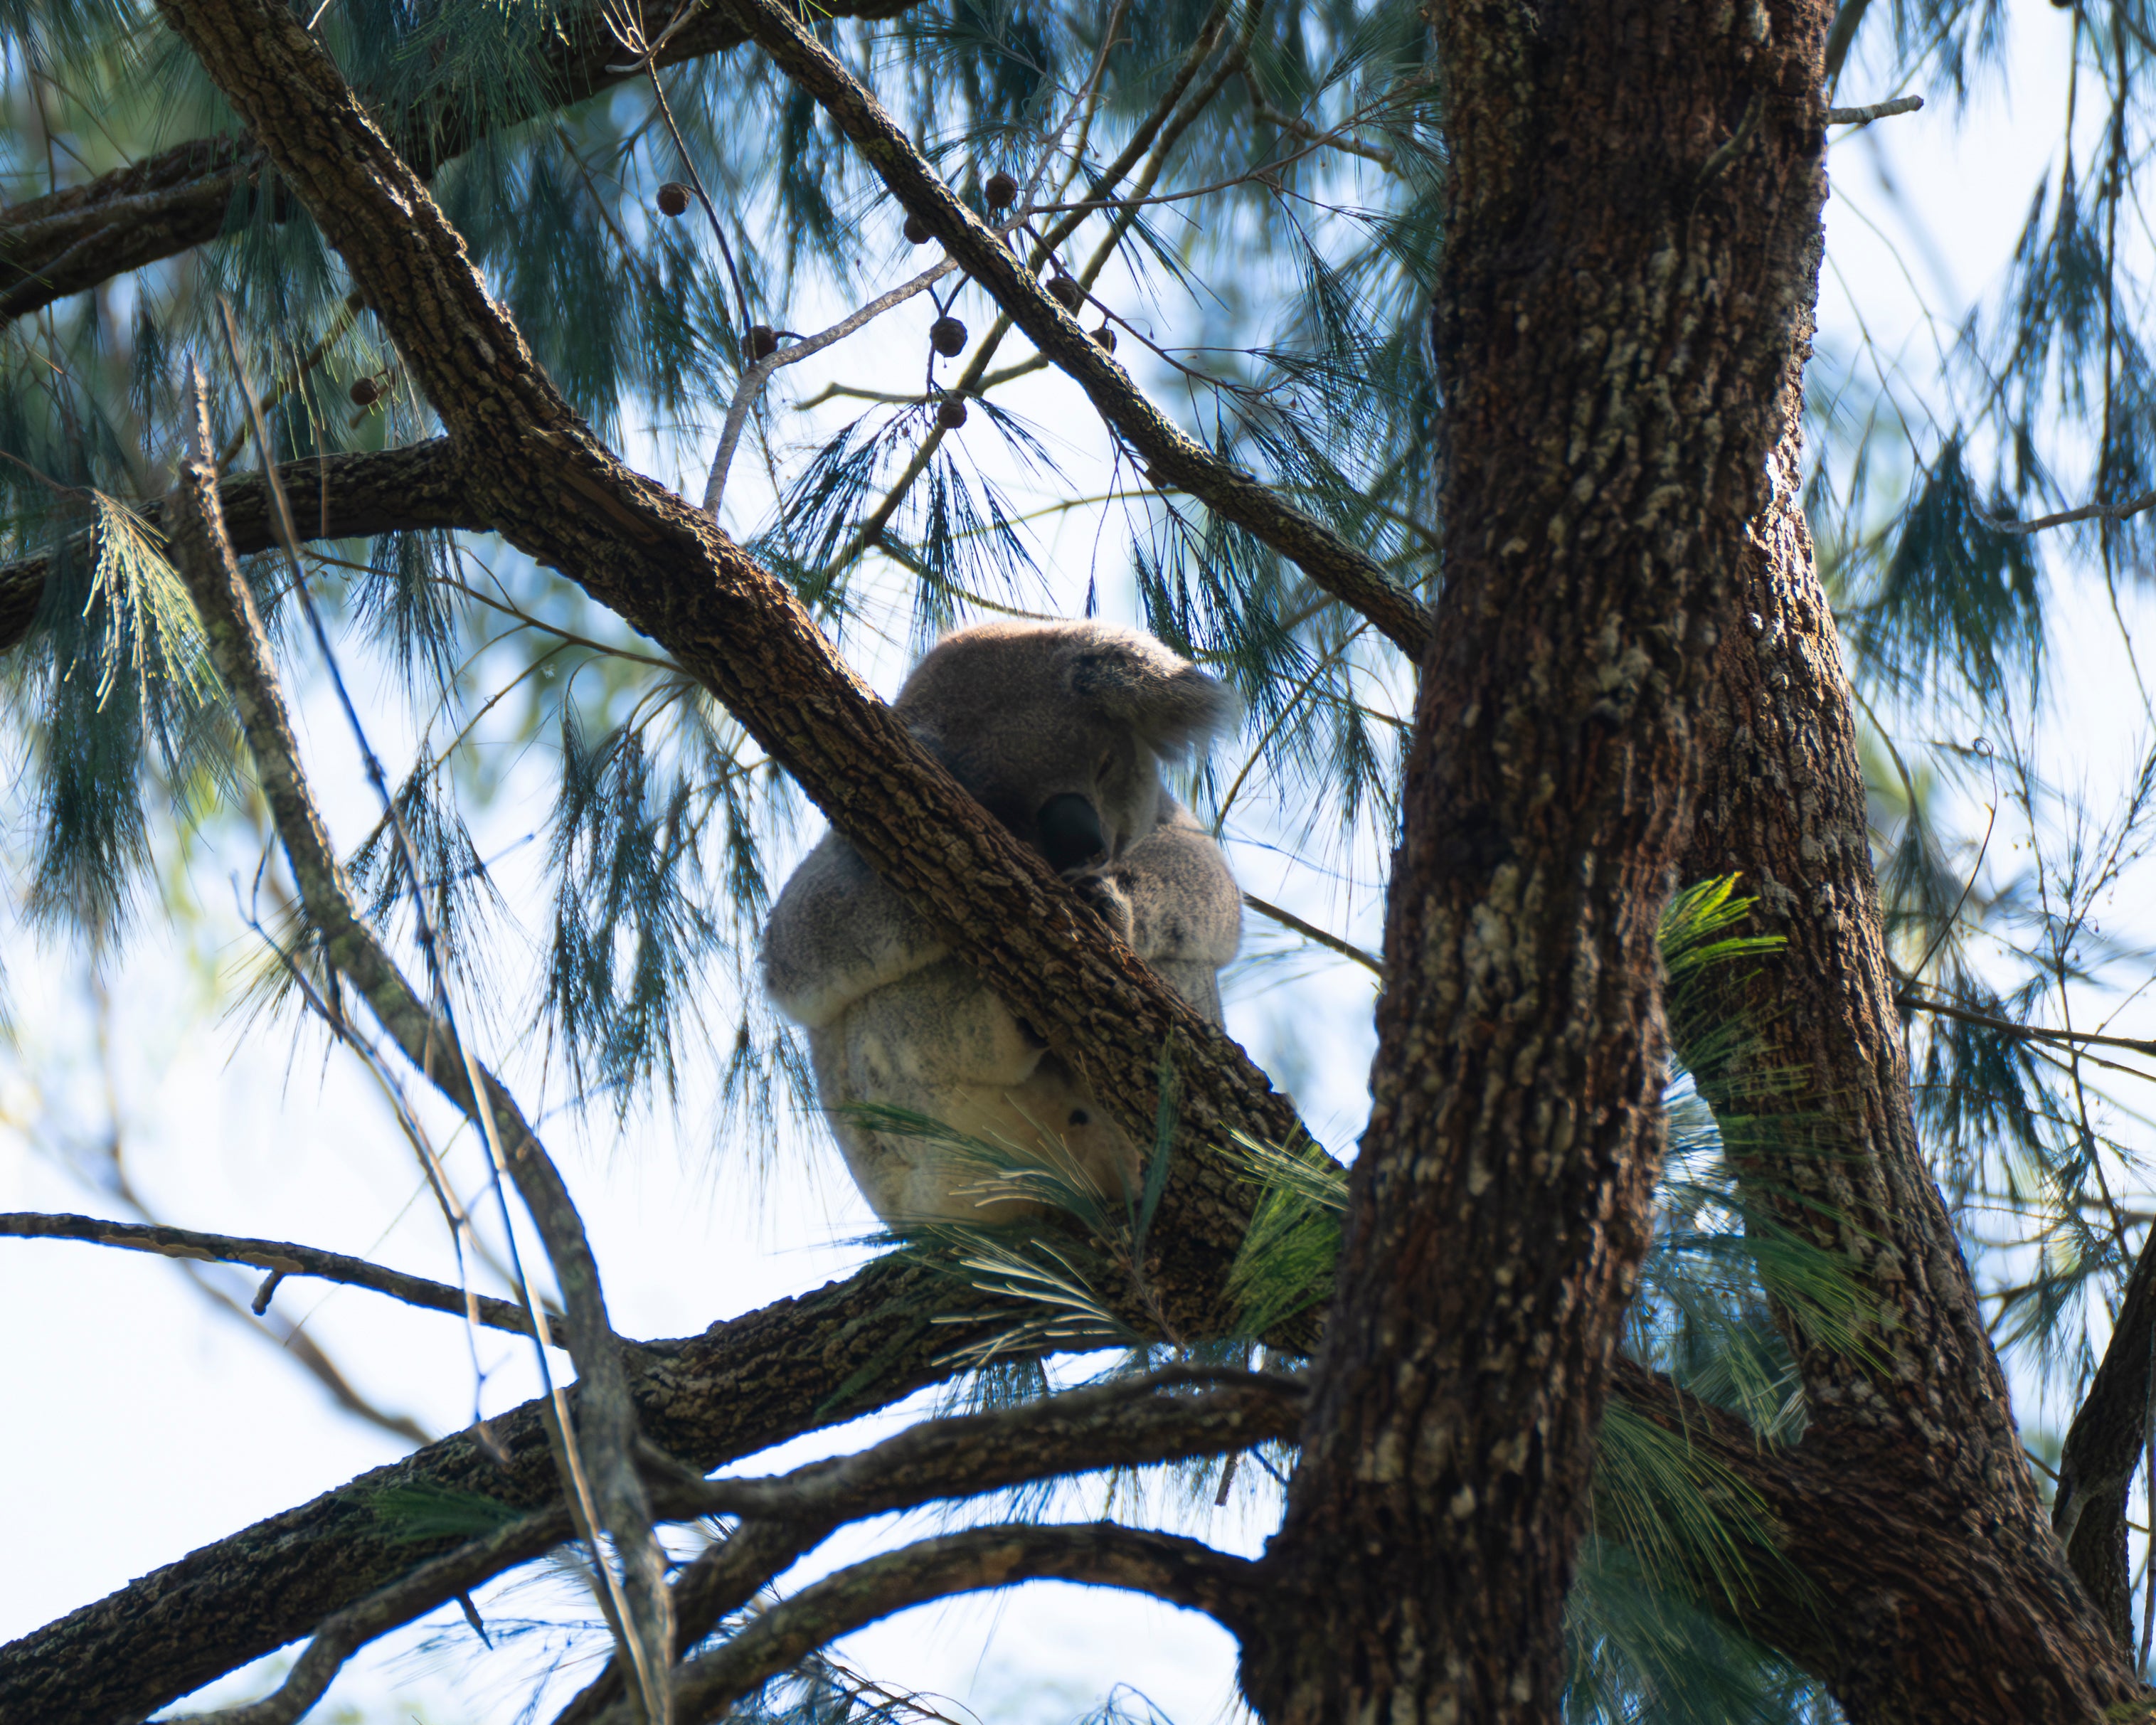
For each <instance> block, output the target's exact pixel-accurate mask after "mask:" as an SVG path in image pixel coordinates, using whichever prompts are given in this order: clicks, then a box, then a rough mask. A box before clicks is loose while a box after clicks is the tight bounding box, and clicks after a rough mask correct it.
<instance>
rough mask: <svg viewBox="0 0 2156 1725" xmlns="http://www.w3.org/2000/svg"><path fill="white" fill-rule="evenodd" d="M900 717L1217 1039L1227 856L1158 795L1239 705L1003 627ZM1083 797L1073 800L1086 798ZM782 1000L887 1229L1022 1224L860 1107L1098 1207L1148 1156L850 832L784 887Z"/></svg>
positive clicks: (1060, 635)
mask: <svg viewBox="0 0 2156 1725" xmlns="http://www.w3.org/2000/svg"><path fill="white" fill-rule="evenodd" d="M893 710H894V711H896V713H897V715H898V716H899V717H900V718H901V720H903V721H905V723H906V726H908V727H909V728H910V729H911V731H912V732H913V734H914V735H915V736H916V737H918V738H919V739H920V740H921V743H922V744H923V745H924V746H925V747H927V749H928V751H929V752H931V753H932V754H933V755H935V756H936V757H937V759H939V760H940V761H942V763H943V764H944V766H945V767H947V768H948V769H949V770H950V772H951V773H952V776H953V777H954V778H957V780H958V782H959V783H961V784H962V785H964V786H965V788H967V789H968V791H969V792H971V793H973V796H974V797H975V798H977V799H978V801H979V802H980V803H982V804H983V806H984V807H986V808H987V809H988V811H989V813H991V814H993V815H994V816H995V817H996V818H997V819H999V820H1000V821H1002V822H1003V824H1004V825H1005V826H1006V827H1008V828H1009V829H1010V830H1011V831H1012V833H1014V834H1015V835H1016V836H1017V837H1018V839H1019V840H1020V842H1022V843H1024V844H1027V845H1032V846H1033V847H1034V849H1035V850H1039V852H1040V853H1041V854H1042V855H1044V856H1045V857H1047V858H1048V860H1049V862H1050V865H1051V866H1052V867H1055V869H1057V870H1059V871H1060V873H1062V875H1064V877H1065V879H1066V880H1070V883H1071V884H1072V886H1075V888H1077V890H1078V891H1080V892H1081V894H1082V895H1083V896H1085V897H1086V900H1087V901H1088V902H1089V903H1091V905H1092V906H1094V907H1095V908H1096V910H1097V911H1099V912H1100V914H1101V916H1102V917H1103V918H1104V919H1106V921H1107V922H1108V923H1109V924H1110V926H1111V927H1113V928H1115V930H1116V932H1117V933H1119V934H1121V935H1122V937H1123V938H1124V939H1126V940H1127V941H1128V942H1130V944H1131V945H1132V947H1135V948H1136V949H1137V952H1138V954H1139V956H1140V957H1143V958H1144V959H1145V960H1146V962H1147V963H1149V964H1150V965H1152V968H1154V969H1155V970H1157V971H1158V972H1159V973H1160V975H1161V977H1162V978H1163V980H1164V981H1166V982H1167V983H1168V984H1169V985H1170V986H1171V987H1173V988H1174V989H1175V990H1176V991H1177V992H1178V993H1180V994H1181V995H1182V996H1183V998H1184V999H1186V1000H1188V1002H1189V1003H1190V1004H1191V1005H1192V1006H1193V1007H1195V1008H1196V1009H1198V1010H1199V1012H1201V1013H1203V1014H1205V1016H1206V1017H1208V1018H1209V1019H1212V1020H1213V1021H1214V1023H1215V1024H1218V1023H1219V1021H1220V990H1219V981H1218V978H1217V973H1218V972H1219V969H1220V967H1221V966H1222V965H1224V964H1225V963H1228V962H1229V959H1231V958H1233V957H1235V949H1236V947H1237V946H1238V945H1239V944H1240V941H1241V938H1242V896H1241V895H1240V892H1239V891H1237V890H1236V886H1235V878H1234V876H1233V875H1230V874H1229V871H1228V863H1227V859H1226V858H1225V857H1224V856H1223V855H1221V852H1220V847H1219V845H1215V844H1214V842H1213V840H1212V839H1211V837H1210V836H1209V834H1207V833H1206V832H1205V830H1204V829H1203V828H1202V827H1200V826H1199V824H1198V823H1197V822H1196V821H1195V820H1193V819H1192V818H1191V816H1190V814H1189V813H1188V810H1186V809H1183V807H1182V805H1181V804H1180V803H1177V802H1176V800H1175V799H1174V798H1173V797H1171V796H1170V795H1169V794H1168V791H1167V789H1166V788H1165V787H1163V785H1162V783H1161V782H1160V773H1159V762H1160V761H1161V759H1162V758H1163V757H1175V756H1178V755H1180V754H1181V753H1183V751H1184V750H1186V749H1187V748H1188V747H1190V746H1191V745H1193V743H1201V742H1203V741H1204V739H1206V738H1207V737H1210V736H1211V735H1212V734H1214V732H1218V731H1219V730H1220V729H1222V728H1224V726H1227V725H1228V724H1229V723H1230V722H1231V721H1232V720H1233V718H1234V716H1235V700H1234V697H1233V696H1231V695H1230V694H1229V691H1227V690H1225V689H1224V688H1223V687H1222V686H1221V685H1219V683H1217V682H1215V681H1214V680H1213V679H1212V678H1211V677H1209V676H1207V675H1205V674H1204V672H1203V671H1201V670H1198V669H1197V667H1196V666H1194V665H1191V664H1189V663H1188V661H1186V660H1183V659H1180V658H1178V657H1177V655H1175V654H1173V653H1172V652H1170V651H1169V650H1168V649H1167V648H1166V647H1164V646H1163V645H1162V644H1160V643H1159V642H1158V641H1157V640H1155V639H1152V636H1150V635H1146V634H1140V633H1138V632H1137V630H1135V629H1116V628H1111V627H1110V626H1108V625H1106V624H1096V623H1056V624H1035V623H992V624H982V625H980V626H978V627H977V628H973V629H962V630H960V631H958V632H957V634H952V635H949V636H947V637H946V638H945V639H943V641H942V643H941V644H938V645H937V648H936V649H935V650H934V651H932V653H930V654H929V655H928V656H927V658H926V659H924V660H921V664H920V665H918V666H917V667H916V669H915V670H914V672H913V675H911V676H910V677H909V678H907V679H906V686H905V687H904V688H903V689H901V691H899V696H898V699H897V701H896V702H895V703H894V704H893ZM1074 799H1076V800H1074ZM763 969H764V981H765V984H766V986H767V988H769V990H770V993H771V998H772V999H773V1001H774V1002H775V1003H776V1004H778V1008H779V1009H780V1010H781V1011H783V1012H784V1013H785V1014H787V1015H788V1017H790V1018H793V1019H797V1020H798V1021H799V1022H800V1023H801V1024H803V1025H805V1026H806V1027H807V1029H808V1048H809V1054H810V1057H811V1062H812V1064H813V1065H814V1070H815V1074H816V1087H817V1091H818V1094H819V1097H820V1098H821V1100H822V1101H823V1104H824V1107H825V1108H826V1109H828V1110H829V1111H831V1116H832V1125H833V1128H834V1131H835V1132H836V1133H837V1136H838V1139H839V1146H840V1147H841V1148H842V1149H843V1150H844V1152H845V1156H846V1162H847V1165H848V1166H849V1167H850V1168H851V1169H852V1171H853V1176H854V1179H855V1183H857V1184H858V1185H859V1186H860V1189H861V1192H862V1194H863V1195H864V1196H865V1197H866V1198H867V1199H868V1201H869V1203H870V1204H871V1205H872V1206H873V1207H874V1208H875V1212H876V1214H878V1215H879V1216H881V1217H882V1218H883V1219H885V1221H887V1222H891V1223H901V1224H902V1223H910V1222H920V1221H932V1220H935V1219H958V1220H979V1219H983V1215H984V1214H985V1215H988V1216H990V1217H994V1218H1008V1217H1009V1216H1010V1215H1012V1214H1017V1213H1019V1207H1018V1206H1015V1205H1013V1204H1009V1203H1000V1204H994V1205H993V1206H991V1207H989V1208H988V1209H986V1210H985V1211H984V1209H983V1208H982V1206H981V1205H980V1204H979V1202H978V1199H976V1198H974V1197H973V1196H971V1195H968V1194H962V1192H960V1191H958V1190H957V1189H961V1188H964V1187H967V1186H969V1185H972V1184H974V1183H977V1182H978V1180H979V1179H980V1178H981V1171H980V1170H979V1169H978V1168H969V1167H967V1166H964V1165H963V1164H962V1163H954V1161H953V1159H952V1157H951V1154H950V1153H949V1151H948V1150H947V1149H942V1148H939V1147H938V1146H937V1145H936V1144H935V1143H934V1142H932V1141H930V1140H927V1139H924V1138H921V1137H910V1136H906V1135H902V1134H894V1133H889V1132H870V1131H867V1130H865V1128H864V1127H861V1126H860V1124H858V1123H857V1122H855V1121H853V1120H850V1119H849V1118H848V1117H846V1114H845V1113H844V1110H845V1109H846V1108H847V1107H848V1106H849V1105H854V1104H860V1103H878V1104H882V1105H884V1106H890V1107H893V1108H900V1109H904V1110H906V1111H909V1112H912V1113H916V1114H921V1115H926V1116H927V1117H929V1118H930V1119H932V1120H935V1121H937V1122H941V1123H942V1124H943V1125H944V1126H947V1127H950V1128H952V1130H953V1131H955V1132H957V1133H959V1134H961V1135H962V1136H964V1137H971V1138H974V1139H978V1140H982V1141H984V1142H988V1143H990V1144H993V1145H995V1146H997V1147H998V1149H999V1150H1007V1151H1009V1152H1011V1153H1014V1158H1024V1159H1026V1160H1029V1161H1036V1162H1041V1163H1047V1164H1048V1165H1050V1166H1051V1167H1055V1168H1060V1169H1062V1170H1064V1171H1065V1172H1066V1173H1067V1172H1069V1171H1071V1170H1074V1169H1075V1172H1076V1173H1079V1174H1081V1175H1082V1177H1083V1178H1085V1179H1086V1180H1087V1181H1088V1182H1090V1183H1091V1184H1092V1185H1093V1186H1094V1187H1095V1188H1096V1189H1097V1190H1098V1191H1099V1192H1101V1194H1103V1195H1104V1196H1106V1197H1107V1198H1109V1199H1117V1198H1120V1197H1121V1196H1122V1194H1123V1193H1124V1192H1125V1191H1126V1189H1127V1188H1128V1187H1129V1186H1130V1185H1131V1184H1132V1183H1135V1181H1136V1179H1137V1170H1138V1162H1139V1157H1138V1153H1137V1149H1136V1148H1135V1147H1134V1146H1133V1145H1132V1143H1131V1142H1130V1141H1129V1140H1128V1139H1127V1137H1125V1136H1124V1135H1123V1134H1122V1132H1120V1131H1118V1130H1117V1129H1116V1127H1115V1126H1114V1125H1113V1124H1112V1123H1111V1122H1110V1121H1109V1119H1108V1117H1107V1116H1106V1114H1105V1113H1104V1112H1103V1111H1101V1107H1100V1106H1099V1105H1098V1104H1097V1103H1096V1102H1095V1101H1094V1100H1093V1098H1092V1097H1091V1096H1090V1095H1089V1094H1088V1093H1087V1092H1086V1089H1085V1086H1083V1085H1081V1083H1079V1081H1077V1079H1076V1077H1075V1076H1074V1075H1073V1074H1072V1072H1071V1071H1070V1068H1069V1067H1068V1066H1066V1065H1065V1064H1064V1063H1063V1061H1062V1060H1060V1059H1058V1058H1057V1057H1056V1056H1055V1055H1053V1054H1051V1053H1050V1052H1049V1050H1047V1048H1046V1046H1045V1045H1044V1044H1043V1042H1042V1040H1041V1039H1040V1038H1039V1036H1038V1035H1036V1034H1034V1032H1033V1031H1032V1029H1030V1027H1029V1026H1027V1025H1025V1024H1023V1023H1021V1022H1020V1021H1019V1019H1016V1018H1014V1016H1013V1015H1012V1014H1011V1012H1010V1010H1009V1009H1008V1008H1007V1007H1005V1006H1004V1004H1003V1002H1002V1001H1001V1000H999V999H997V998H996V996H995V995H994V994H993V993H990V992H989V991H988V988H986V987H984V986H983V984H982V983H981V982H980V981H979V979H978V977H977V976H976V975H975V974H974V973H973V969H972V968H971V967H970V966H969V965H968V964H967V963H966V962H965V961H964V960H963V959H962V958H958V957H952V955H951V954H950V953H949V952H948V951H947V948H946V947H944V945H943V943H942V942H941V941H939V940H937V938H936V937H935V936H934V934H933V933H932V932H931V931H930V929H929V927H928V926H927V923H926V922H925V921H924V920H923V919H922V918H921V916H919V915H918V914H917V913H916V912H915V911H913V910H911V908H909V907H908V906H906V904H905V903H904V901H901V899H900V898H899V896H898V895H897V894H896V892H894V891H892V890H891V888H890V887H889V886H886V885H885V882H884V881H883V880H882V879H881V877H880V876H879V875H876V874H875V871H874V870H871V869H870V867H869V866H868V865H866V864H865V863H864V862H863V861H862V860H861V859H860V855H858V854H857V853H856V852H855V850H854V848H853V846H852V845H849V844H847V843H846V842H845V840H844V839H841V838H839V836H838V835H837V834H835V833H829V834H825V835H824V840H823V842H822V843H821V844H819V845H817V847H816V848H815V849H814V850H812V851H811V852H810V853H809V854H808V856H807V857H806V858H805V859H804V860H803V862H802V864H801V866H800V867H799V868H798V869H797V870H794V873H793V878H792V879H791V880H788V882H787V883H786V888H785V891H783V892H782V893H781V894H780V895H779V898H778V904H777V905H776V906H774V907H773V911H772V913H771V922H770V925H769V927H767V930H766V931H765V935H764V948H763Z"/></svg>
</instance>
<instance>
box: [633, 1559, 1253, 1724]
mask: <svg viewBox="0 0 2156 1725" xmlns="http://www.w3.org/2000/svg"><path fill="white" fill-rule="evenodd" d="M1255 1579H1256V1568H1255V1565H1254V1564H1252V1563H1250V1562H1249V1561H1248V1560H1246V1559H1245V1558H1232V1557H1229V1556H1228V1555H1227V1554H1226V1553H1223V1552H1218V1551H1215V1550H1214V1549H1213V1548H1212V1547H1210V1546H1209V1545H1205V1544H1202V1543H1199V1541H1197V1540H1195V1539H1184V1538H1180V1537H1179V1536H1178V1535H1175V1534H1171V1533H1152V1532H1141V1531H1140V1530H1138V1529H1137V1528H1132V1527H1116V1526H1115V1525H1113V1524H1112V1523H1110V1522H1094V1523H1091V1525H1088V1526H1086V1527H981V1528H976V1529H974V1530H973V1531H972V1532H965V1533H954V1534H951V1535H948V1536H947V1537H946V1538H941V1539H924V1540H922V1541H921V1542H920V1543H917V1544H915V1545H909V1546H906V1547H903V1548H901V1549H900V1550H897V1551H894V1552H886V1553H884V1554H883V1555H882V1556H880V1557H875V1558H870V1559H869V1560H868V1561H867V1562H866V1563H856V1564H855V1565H854V1566H853V1567H852V1568H849V1569H841V1570H839V1572H838V1574H835V1575H829V1576H826V1577H824V1579H822V1580H821V1581H819V1582H815V1583H814V1584H811V1585H810V1586H808V1587H805V1588H803V1589H802V1590H801V1591H800V1592H799V1593H798V1594H794V1595H793V1598H792V1599H788V1600H787V1601H786V1602H785V1603H784V1604H780V1605H775V1606H773V1607H772V1608H771V1609H769V1610H767V1611H765V1612H763V1613H762V1614H761V1615H759V1616H758V1617H757V1619H756V1620H755V1621H754V1622H753V1623H752V1624H750V1625H748V1626H747V1628H746V1629H744V1630H742V1632H741V1633H740V1634H739V1635H736V1636H735V1637H734V1638H733V1639H732V1640H730V1641H728V1642H727V1643H726V1645H725V1646H723V1647H721V1648H719V1649H718V1650H717V1651H715V1652H712V1653H707V1654H706V1655H705V1656H703V1657H702V1658H701V1659H697V1660H693V1661H690V1663H689V1664H688V1665H687V1666H685V1667H684V1668H683V1669H682V1671H681V1672H680V1675H679V1676H678V1677H677V1678H676V1680H675V1692H674V1705H675V1717H678V1718H679V1719H680V1720H682V1721H683V1722H684V1725H693V1722H696V1721H700V1720H705V1719H711V1718H716V1717H718V1716H719V1715H720V1714H721V1713H722V1712H725V1711H726V1708H727V1707H729V1706H730V1705H731V1703H732V1702H736V1701H738V1700H739V1699H740V1698H741V1697H742V1696H744V1695H746V1694H747V1693H748V1692H750V1691H752V1690H753V1689H755V1688H757V1686H760V1685H761V1684H762V1683H763V1682H764V1681H765V1680H766V1679H767V1678H770V1677H773V1676H777V1675H778V1673H779V1672H781V1671H790V1670H791V1669H792V1668H793V1666H796V1665H798V1664H799V1663H800V1662H801V1661H802V1660H803V1659H804V1658H806V1657H807V1656H808V1655H809V1654H811V1653H813V1652H814V1651H816V1649H818V1648H819V1647H822V1646H824V1645H828V1644H829V1643H830V1642H832V1641H834V1640H837V1639H838V1638H839V1636H841V1635H849V1634H851V1633H852V1632H853V1631H854V1630H857V1629H860V1627H862V1625H865V1624H870V1623H874V1622H875V1620H877V1619H878V1618H880V1617H888V1616H889V1615H891V1613H892V1612H894V1611H903V1610H905V1609H906V1608H907V1607H908V1606H910V1605H921V1604H927V1603H928V1602H929V1601H930V1600H932V1599H948V1598H949V1597H951V1595H952V1594H965V1593H978V1592H980V1591H982V1590H983V1589H989V1588H998V1587H1009V1586H1011V1585H1012V1584H1014V1583H1017V1582H1021V1581H1075V1582H1081V1583H1083V1584H1086V1585H1088V1586H1092V1587H1116V1588H1127V1589H1131V1590H1132V1591H1134V1592H1138V1593H1147V1594H1152V1595H1153V1596H1154V1597H1155V1598H1156V1599H1166V1600H1168V1602H1169V1603H1170V1604H1176V1605H1182V1606H1184V1607H1187V1608H1188V1609H1191V1610H1193V1611H1204V1612H1206V1613H1207V1614H1209V1615H1211V1616H1213V1617H1214V1618H1217V1619H1219V1620H1220V1621H1221V1622H1222V1623H1224V1624H1225V1625H1228V1627H1229V1628H1230V1629H1236V1628H1238V1627H1239V1626H1240V1625H1247V1624H1248V1623H1249V1621H1250V1597H1251V1593H1252V1590H1253V1589H1254V1587H1255ZM601 1717H602V1718H603V1719H604V1720H605V1721H606V1722H607V1725H634V1713H633V1712H631V1711H630V1710H629V1709H628V1708H626V1707H615V1708H613V1709H612V1710H610V1711H609V1712H606V1713H605V1714H603V1715H602V1716H601Z"/></svg>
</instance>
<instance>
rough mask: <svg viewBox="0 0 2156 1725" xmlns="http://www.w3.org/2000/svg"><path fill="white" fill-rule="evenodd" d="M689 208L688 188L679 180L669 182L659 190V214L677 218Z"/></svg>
mask: <svg viewBox="0 0 2156 1725" xmlns="http://www.w3.org/2000/svg"><path fill="white" fill-rule="evenodd" d="M688 207H689V188H688V187H686V186H685V185H683V184H682V183H681V182H680V181H679V180H669V181H668V182H666V183H665V185H663V186H661V187H660V188H659V213H660V215H662V216H678V215H680V213H681V212H682V211H684V210H685V209H686V208H688Z"/></svg>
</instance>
